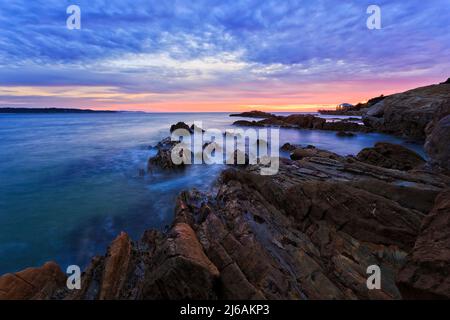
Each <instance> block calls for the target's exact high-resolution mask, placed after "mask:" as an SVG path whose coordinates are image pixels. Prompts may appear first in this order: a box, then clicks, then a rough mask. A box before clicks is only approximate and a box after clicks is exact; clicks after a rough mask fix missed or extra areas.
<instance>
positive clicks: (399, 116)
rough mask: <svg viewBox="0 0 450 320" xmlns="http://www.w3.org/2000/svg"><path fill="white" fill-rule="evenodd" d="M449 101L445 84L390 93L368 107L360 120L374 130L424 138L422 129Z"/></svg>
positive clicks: (449, 95) (447, 86) (448, 88)
mask: <svg viewBox="0 0 450 320" xmlns="http://www.w3.org/2000/svg"><path fill="white" fill-rule="evenodd" d="M449 98H450V85H449V84H446V83H445V84H439V85H432V86H427V87H422V88H417V89H413V90H409V91H406V92H403V93H398V94H393V95H390V96H387V97H385V98H384V99H383V100H382V101H381V102H378V103H376V104H375V105H373V106H372V107H370V108H369V109H368V110H367V113H366V115H365V116H364V117H363V121H364V124H365V125H366V126H368V127H371V128H373V129H375V130H377V131H381V132H385V133H391V134H396V135H402V136H407V137H412V138H421V139H424V138H425V128H426V127H427V125H428V124H429V123H430V122H431V121H432V120H433V118H434V117H435V115H436V113H437V110H439V109H440V108H442V106H443V105H444V104H446V103H448V102H446V101H448V99H449Z"/></svg>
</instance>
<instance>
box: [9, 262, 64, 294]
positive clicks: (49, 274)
mask: <svg viewBox="0 0 450 320" xmlns="http://www.w3.org/2000/svg"><path fill="white" fill-rule="evenodd" d="M65 285H66V276H65V274H64V273H63V272H62V271H61V269H60V268H59V266H58V265H57V264H56V263H54V262H47V263H46V264H44V265H43V266H42V267H40V268H28V269H25V270H23V271H20V272H17V273H8V274H5V275H3V276H1V277H0V300H30V299H39V300H41V299H50V298H51V297H52V295H53V293H54V292H56V291H57V290H58V289H60V288H61V287H63V286H65Z"/></svg>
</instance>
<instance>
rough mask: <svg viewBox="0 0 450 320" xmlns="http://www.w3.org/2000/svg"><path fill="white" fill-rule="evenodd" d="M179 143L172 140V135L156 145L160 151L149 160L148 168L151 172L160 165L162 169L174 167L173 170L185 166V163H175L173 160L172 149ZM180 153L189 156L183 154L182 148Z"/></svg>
mask: <svg viewBox="0 0 450 320" xmlns="http://www.w3.org/2000/svg"><path fill="white" fill-rule="evenodd" d="M178 143H179V142H178V141H171V138H170V137H168V138H166V139H163V140H162V141H160V142H159V143H158V144H157V145H156V148H157V150H158V153H157V154H156V156H154V157H151V158H150V159H149V160H148V163H147V170H148V171H149V172H151V171H152V170H153V168H154V167H158V168H161V169H172V170H173V169H182V168H184V166H185V163H181V164H175V163H174V162H173V161H172V150H173V148H174V147H175V146H176V145H177V144H178ZM179 155H180V156H187V155H183V152H182V150H180V153H179ZM186 161H187V159H186Z"/></svg>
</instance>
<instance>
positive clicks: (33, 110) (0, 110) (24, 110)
mask: <svg viewBox="0 0 450 320" xmlns="http://www.w3.org/2000/svg"><path fill="white" fill-rule="evenodd" d="M116 112H118V111H110V110H91V109H66V108H0V113H116Z"/></svg>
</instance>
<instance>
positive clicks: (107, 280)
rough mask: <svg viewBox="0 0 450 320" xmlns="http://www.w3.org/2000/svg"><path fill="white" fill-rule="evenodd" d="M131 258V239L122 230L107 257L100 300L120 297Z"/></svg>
mask: <svg viewBox="0 0 450 320" xmlns="http://www.w3.org/2000/svg"><path fill="white" fill-rule="evenodd" d="M130 258H131V241H130V238H129V237H128V235H127V234H126V233H124V232H122V233H121V234H120V235H119V236H118V237H117V238H116V239H115V240H114V241H113V242H112V243H111V245H110V247H109V249H108V254H107V257H106V259H105V266H104V269H103V275H102V285H101V288H100V294H99V299H100V300H105V299H106V300H112V299H118V298H119V294H120V292H121V290H122V288H123V286H124V285H125V280H126V276H127V273H128V267H129V265H130Z"/></svg>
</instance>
